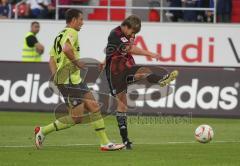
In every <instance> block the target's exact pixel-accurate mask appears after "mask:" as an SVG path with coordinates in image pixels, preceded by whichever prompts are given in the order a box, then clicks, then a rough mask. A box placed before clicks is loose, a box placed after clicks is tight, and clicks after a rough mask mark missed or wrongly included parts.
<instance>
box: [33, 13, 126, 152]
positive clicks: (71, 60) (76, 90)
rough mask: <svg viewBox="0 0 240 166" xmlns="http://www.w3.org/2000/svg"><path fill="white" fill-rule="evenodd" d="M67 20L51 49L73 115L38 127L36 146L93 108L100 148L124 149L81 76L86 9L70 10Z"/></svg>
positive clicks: (56, 79) (52, 64) (57, 77)
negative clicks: (110, 131) (108, 130)
mask: <svg viewBox="0 0 240 166" xmlns="http://www.w3.org/2000/svg"><path fill="white" fill-rule="evenodd" d="M66 23H67V26H66V28H65V29H64V30H63V31H61V32H60V33H59V34H58V35H57V37H56V38H55V40H54V45H53V47H52V49H51V51H50V61H49V66H50V69H51V72H52V74H53V75H54V83H55V84H56V86H57V87H58V89H59V91H60V92H61V94H62V96H63V98H64V100H65V104H66V105H67V109H68V112H69V115H66V116H64V117H61V118H59V119H57V120H56V121H55V122H53V123H51V124H49V125H47V126H44V127H36V128H35V144H36V147H37V148H38V149H39V148H41V146H42V144H43V141H44V138H45V136H46V135H48V134H49V133H51V132H53V131H58V130H63V129H67V128H69V127H72V126H74V125H75V124H78V123H81V120H82V119H83V117H81V116H79V115H81V112H82V111H83V110H84V109H85V110H87V111H88V112H89V119H90V122H91V124H92V126H93V127H94V129H95V131H96V133H97V135H98V137H99V139H100V149H101V150H103V151H112V150H119V149H122V148H124V145H123V144H114V143H111V142H110V141H109V139H108V137H107V135H106V133H105V126H104V121H103V119H102V116H101V113H100V108H99V105H98V103H97V102H96V100H95V99H94V96H93V94H92V93H91V91H89V89H88V87H87V85H86V83H84V82H83V80H82V79H81V77H80V70H84V67H85V65H84V63H83V62H82V61H80V60H79V58H80V55H79V41H78V31H80V29H81V27H82V25H83V13H82V12H81V11H80V10H76V9H69V10H67V12H66ZM76 117H77V118H76Z"/></svg>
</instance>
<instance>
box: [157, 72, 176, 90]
mask: <svg viewBox="0 0 240 166" xmlns="http://www.w3.org/2000/svg"><path fill="white" fill-rule="evenodd" d="M177 76H178V71H177V70H174V71H172V72H171V73H169V74H168V75H167V76H166V77H164V78H163V79H161V80H160V81H159V84H160V86H161V87H164V86H166V85H169V84H170V83H171V82H172V81H173V80H175V79H176V78H177Z"/></svg>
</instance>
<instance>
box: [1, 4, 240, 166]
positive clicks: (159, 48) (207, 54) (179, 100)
mask: <svg viewBox="0 0 240 166" xmlns="http://www.w3.org/2000/svg"><path fill="white" fill-rule="evenodd" d="M76 2H77V1H76ZM76 2H74V3H73V4H74V5H75V7H76V5H82V2H81V1H79V2H80V3H78V2H77V3H76ZM92 2H94V3H86V1H84V2H83V5H91V4H92V5H99V6H107V4H108V3H109V2H111V3H110V4H112V5H113V6H114V5H115V6H121V7H124V6H127V7H136V6H139V5H140V6H142V7H146V6H148V10H146V9H144V10H141V9H132V10H131V9H91V10H90V9H89V10H90V11H89V10H88V9H84V12H85V13H88V15H87V16H85V18H86V19H87V20H88V21H86V22H85V24H84V26H83V29H82V30H81V32H80V34H79V37H80V48H81V57H84V58H86V57H87V58H95V59H97V60H99V61H102V60H103V59H104V56H105V55H104V47H105V45H106V43H107V36H108V33H109V31H110V30H111V29H112V28H114V27H115V26H117V25H118V24H119V21H120V20H122V19H124V18H125V17H126V16H127V15H129V14H138V15H139V16H140V17H142V19H143V20H144V21H145V22H144V23H143V28H142V31H141V32H140V33H139V34H138V36H137V40H136V44H137V45H138V46H140V47H142V48H145V49H149V50H152V51H156V52H159V53H160V54H161V61H158V62H156V61H153V60H149V59H146V58H142V57H141V58H136V61H137V63H139V64H144V65H146V64H149V65H160V66H164V67H166V68H168V69H169V70H171V69H173V68H174V69H175V68H176V69H178V70H179V71H180V76H179V78H178V79H177V80H176V82H173V83H172V84H171V85H170V87H172V88H173V89H174V90H175V92H174V93H173V94H171V95H170V96H169V97H167V98H158V99H152V100H151V99H150V100H146V99H145V97H144V94H146V93H150V92H152V91H151V90H149V89H144V91H139V94H140V95H143V98H138V99H137V100H130V103H133V104H135V105H136V106H137V109H136V111H135V116H133V118H135V117H136V116H137V117H139V115H140V116H141V117H142V119H140V121H139V118H135V120H136V121H135V122H136V123H133V124H131V123H130V130H131V132H132V137H133V138H134V139H135V143H136V149H135V150H134V151H133V152H130V153H128V152H127V153H126V152H124V153H121V152H119V153H118V152H117V153H115V154H107V155H106V156H103V155H101V154H100V155H99V154H97V152H96V147H97V145H96V140H95V139H94V138H95V137H94V134H93V133H91V132H90V133H89V132H88V129H89V128H88V127H87V126H85V125H84V126H81V125H80V126H78V127H77V128H75V129H71V130H70V131H66V132H65V133H64V132H62V133H60V134H58V135H57V134H56V135H54V136H52V137H50V138H49V140H48V142H47V143H46V147H45V150H43V151H42V152H36V151H35V150H34V149H33V146H32V130H33V128H34V126H35V125H38V124H46V123H48V122H50V120H52V119H53V118H54V116H53V111H52V110H53V108H54V107H55V106H56V104H57V103H59V98H57V97H56V96H54V95H52V94H51V92H49V91H48V82H47V81H48V80H49V71H48V70H49V69H48V65H47V61H48V58H49V57H48V51H49V49H50V47H51V45H52V41H53V39H54V37H55V35H56V34H57V33H58V32H59V31H60V30H61V29H62V28H63V27H64V26H65V22H64V21H61V20H39V19H38V20H37V21H39V22H40V25H41V30H40V33H39V34H38V39H39V41H40V42H41V43H43V44H44V46H45V53H44V55H43V62H41V63H38V64H34V63H27V64H26V63H22V62H21V49H22V45H23V38H24V35H25V33H26V32H27V31H28V30H29V26H30V23H31V21H33V19H26V16H25V15H24V14H23V13H24V12H25V11H24V10H25V7H26V3H25V1H23V3H19V11H18V12H19V13H18V14H19V16H18V17H19V19H17V20H15V19H8V20H1V21H0V36H1V40H0V50H1V55H0V61H1V62H0V71H1V72H0V119H1V120H0V124H1V125H0V153H1V157H0V165H33V164H34V165H42V164H45V165H66V164H67V163H68V164H69V165H76V164H78V163H79V162H80V161H81V162H82V163H84V164H85V165H97V164H99V161H104V163H106V164H101V165H111V164H110V163H108V160H109V157H110V158H112V161H114V162H115V163H114V165H122V164H123V163H125V164H129V165H147V164H149V165H159V164H162V165H176V164H178V165H239V163H240V161H239V157H238V156H237V154H239V153H240V145H239V139H240V135H239V119H238V118H239V117H240V113H239V111H240V109H239V108H240V104H239V99H240V97H239V95H240V55H239V40H240V35H239V28H240V25H239V24H238V22H239V21H240V13H239V11H240V4H239V2H238V1H237V0H233V1H231V2H232V9H231V14H230V22H232V23H229V20H228V21H226V22H227V24H226V22H224V21H220V20H219V15H218V13H217V6H216V5H214V6H213V8H212V9H211V10H213V13H212V15H211V17H212V19H211V21H210V22H209V23H206V22H201V23H200V22H198V21H197V20H196V21H194V22H191V23H189V22H188V21H186V20H184V18H179V19H178V23H172V21H173V20H171V19H169V18H167V16H166V13H168V11H170V10H167V9H166V10H163V12H161V10H157V9H155V8H158V7H159V6H158V5H155V6H150V5H149V2H150V1H134V0H133V1H129V0H126V1H125V0H121V1H120V0H119V1H114V0H111V1H109V2H107V1H104V0H99V1H98V0H96V1H92ZM130 2H131V3H130ZM215 2H216V1H215ZM13 3H14V4H16V2H13ZM151 5H152V4H151ZM168 5H169V4H168ZM160 6H161V3H160ZM167 7H168V6H167ZM170 7H174V6H170ZM185 7H186V6H185ZM80 8H83V7H80ZM194 8H195V7H194ZM14 11H15V10H14ZM90 13H92V14H90ZM94 13H95V14H94ZM173 13H174V12H173ZM108 14H111V16H109V15H108ZM161 14H164V15H161ZM192 14H193V13H192ZM190 15H191V13H190ZM11 17H14V13H13V15H12V16H11ZM29 17H30V16H29ZM59 17H60V18H61V14H60V13H59ZM54 18H55V15H54V16H53V19H54ZM158 18H159V19H158ZM214 18H215V20H214ZM108 19H109V20H108ZM152 19H153V20H152ZM34 20H35V19H34ZM149 21H154V22H151V23H149ZM186 22H188V23H186ZM222 23H225V24H222ZM234 23H236V24H234ZM105 83H106V82H104V78H102V80H101V81H100V82H97V83H96V82H95V83H92V87H93V89H94V88H95V90H99V89H101V88H104V85H105ZM46 112H48V113H46ZM142 113H143V114H144V116H143V115H142ZM156 113H160V117H166V118H169V117H170V119H171V120H170V121H168V119H167V121H161V123H160V124H158V123H156V122H153V123H152V122H151V123H148V121H147V119H146V117H145V115H148V116H153V117H154V116H155V117H158V116H159V114H157V115H156ZM169 115H170V116H169ZM176 117H178V118H180V121H179V122H176V119H175V118H176ZM199 117H205V118H199ZM144 118H145V119H144ZM181 118H183V121H181ZM184 118H188V120H187V121H185V120H184ZM225 118H228V119H225ZM114 120H115V119H114V118H113V117H108V118H106V125H107V127H108V128H109V129H108V131H109V133H110V136H111V137H112V138H113V139H115V140H117V141H118V140H119V136H118V132H117V130H116V123H115V121H114ZM130 120H131V118H130ZM185 122H186V123H185ZM203 123H207V124H210V125H211V126H213V128H214V131H215V138H214V140H213V142H211V143H210V144H208V145H201V144H198V143H196V142H195V141H194V137H193V132H194V129H195V128H196V127H197V126H198V125H200V124H203ZM80 131H81V132H80ZM143 131H144V134H143V133H142V132H143ZM72 132H73V133H75V135H72V136H71V138H70V137H69V136H70V135H71V134H72ZM82 133H84V134H82ZM143 135H144V136H143ZM64 151H67V152H68V154H67V155H66V154H65V153H64ZM220 151H221V152H220ZM55 153H58V154H55ZM184 154H185V155H184ZM48 155H51V156H52V157H53V158H55V159H52V157H50V158H49V156H48ZM58 155H66V157H65V159H61V158H59V157H57V156H58ZM78 155H79V156H80V158H79V159H77V156H78ZM141 155H143V157H141ZM81 156H82V158H81ZM93 156H97V157H94V159H92V158H93ZM119 156H120V157H123V158H124V159H125V161H122V160H121V158H119ZM35 157H40V159H39V158H38V160H39V161H38V162H37V163H35V162H34V160H35ZM24 158H28V160H26V161H27V162H24ZM172 158H175V160H172ZM70 160H72V162H69V161H70Z"/></svg>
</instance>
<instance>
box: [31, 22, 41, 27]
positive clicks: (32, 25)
mask: <svg viewBox="0 0 240 166" xmlns="http://www.w3.org/2000/svg"><path fill="white" fill-rule="evenodd" d="M34 24H38V25H39V22H37V21H33V22H32V23H31V26H33V25H34Z"/></svg>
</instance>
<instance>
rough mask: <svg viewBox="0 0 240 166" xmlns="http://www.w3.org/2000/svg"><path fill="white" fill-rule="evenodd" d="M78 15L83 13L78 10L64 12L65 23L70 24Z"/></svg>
mask: <svg viewBox="0 0 240 166" xmlns="http://www.w3.org/2000/svg"><path fill="white" fill-rule="evenodd" d="M79 14H83V12H82V11H81V10H78V9H68V10H67V11H66V12H65V19H66V23H70V22H71V21H72V19H73V18H78V17H79Z"/></svg>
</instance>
